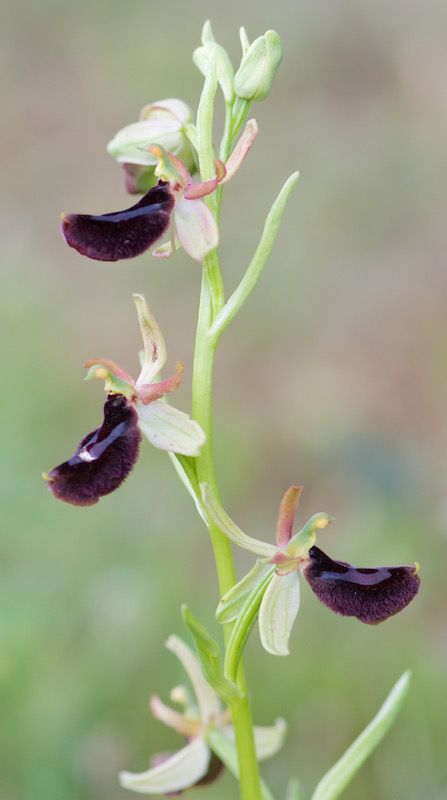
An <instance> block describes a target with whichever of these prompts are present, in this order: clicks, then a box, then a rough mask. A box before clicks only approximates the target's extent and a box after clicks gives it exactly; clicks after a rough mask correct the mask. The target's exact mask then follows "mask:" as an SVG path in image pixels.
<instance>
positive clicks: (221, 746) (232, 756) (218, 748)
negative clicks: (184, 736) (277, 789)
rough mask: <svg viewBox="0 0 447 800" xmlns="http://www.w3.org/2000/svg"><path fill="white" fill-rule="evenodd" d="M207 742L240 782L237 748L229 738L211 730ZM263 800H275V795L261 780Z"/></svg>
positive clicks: (215, 730)
mask: <svg viewBox="0 0 447 800" xmlns="http://www.w3.org/2000/svg"><path fill="white" fill-rule="evenodd" d="M205 738H206V741H207V743H208V745H209V747H210V748H211V750H212V751H213V753H215V754H216V756H217V757H218V758H220V760H221V761H222V763H223V764H224V765H225V766H226V768H227V770H228V771H229V772H231V774H232V775H234V777H235V778H236V780H239V765H238V761H237V753H236V746H235V744H234V742H232V741H231V739H229V738H228V736H225V734H224V733H223V732H222V731H221V730H219V729H218V728H210V729H209V730H208V731H207V732H206V734H205ZM261 800H273V795H272V793H271V792H270V790H269V788H268V787H267V786H266V784H265V783H264V781H262V780H261Z"/></svg>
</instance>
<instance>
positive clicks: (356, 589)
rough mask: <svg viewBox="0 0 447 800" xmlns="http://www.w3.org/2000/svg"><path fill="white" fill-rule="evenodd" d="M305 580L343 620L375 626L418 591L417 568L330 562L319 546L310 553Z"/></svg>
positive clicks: (401, 607) (400, 607)
mask: <svg viewBox="0 0 447 800" xmlns="http://www.w3.org/2000/svg"><path fill="white" fill-rule="evenodd" d="M309 559H310V560H309V563H308V564H307V565H306V567H305V568H304V577H305V578H306V579H307V580H308V582H309V584H310V586H311V588H312V590H313V591H314V592H315V594H316V595H317V597H318V599H319V600H321V602H322V603H324V605H326V606H328V608H330V609H332V611H335V613H336V614H342V615H343V616H345V617H357V619H359V620H360V621H361V622H366V623H367V624H368V625H377V624H378V623H379V622H383V621H384V620H386V619H388V617H392V616H393V614H397V612H398V611H402V609H403V608H405V606H407V605H408V603H409V602H410V601H411V600H412V599H413V597H414V596H415V595H416V594H417V592H418V589H419V583H420V580H419V577H418V575H417V567H416V566H411V567H377V568H371V569H361V568H360V569H357V568H356V567H352V566H351V565H350V564H346V563H345V562H344V561H333V560H332V558H329V556H327V555H326V553H323V551H322V550H320V549H319V548H318V547H311V549H310V550H309Z"/></svg>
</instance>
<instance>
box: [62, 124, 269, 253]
mask: <svg viewBox="0 0 447 800" xmlns="http://www.w3.org/2000/svg"><path fill="white" fill-rule="evenodd" d="M257 132H258V127H257V124H256V120H254V119H252V120H249V121H248V122H247V124H246V126H245V128H244V131H243V132H242V134H241V137H240V138H239V140H238V142H237V144H236V146H235V148H234V150H233V152H232V154H231V155H230V157H229V159H228V161H227V163H226V164H225V165H224V164H222V162H221V161H216V174H215V177H214V178H212V179H211V180H209V181H205V182H198V183H197V182H194V181H193V179H192V177H191V175H190V173H189V171H188V169H187V167H186V165H185V164H184V163H183V161H182V160H181V159H179V158H177V156H175V155H174V154H173V153H168V152H166V151H165V150H164V149H163V147H161V146H160V145H159V144H156V143H155V142H154V143H153V144H152V145H150V146H149V147H148V152H149V153H150V154H151V155H152V156H153V157H154V158H155V159H156V160H157V162H158V166H157V167H156V169H155V174H156V175H157V177H159V178H160V181H159V183H158V184H157V186H154V187H153V188H152V189H150V190H149V191H148V192H147V194H145V195H144V197H142V199H141V200H139V201H138V203H136V204H135V205H133V206H131V208H127V209H125V210H124V211H117V212H114V213H111V214H101V215H91V214H63V215H62V233H63V236H64V237H65V240H66V242H67V244H68V245H70V247H73V248H74V249H75V250H77V251H78V252H79V253H81V255H84V256H87V257H88V258H93V259H96V260H98V261H119V260H120V259H125V258H134V257H135V256H139V255H141V254H142V253H144V252H145V251H146V250H148V249H149V248H150V247H152V246H153V245H154V244H155V243H156V242H158V241H159V239H160V238H161V237H162V236H163V234H165V233H166V232H167V231H168V229H169V228H171V231H170V240H168V241H167V242H166V243H165V245H163V246H162V248H158V249H157V250H156V251H155V252H154V255H156V256H159V257H160V256H161V257H166V256H169V255H171V254H172V253H173V252H174V250H175V248H176V247H177V243H179V244H180V245H181V246H182V247H183V248H184V250H186V252H187V253H188V255H190V256H191V258H193V259H195V260H196V261H200V262H202V261H203V259H204V258H205V256H206V255H207V254H208V253H209V252H210V251H211V250H214V249H215V248H216V247H217V245H218V242H219V233H218V228H217V224H216V221H215V219H214V216H213V214H212V212H211V211H210V209H209V208H208V206H207V205H206V204H205V203H204V202H203V200H202V198H203V197H205V196H206V195H209V194H211V193H212V192H214V191H215V189H216V188H217V186H218V185H220V184H223V183H226V182H227V181H228V180H229V179H230V178H231V177H232V176H233V175H234V174H235V173H236V172H237V170H238V169H239V167H240V165H241V163H242V161H243V160H244V158H245V156H246V155H247V153H248V151H249V150H250V148H251V146H252V144H253V142H254V140H255V138H256V135H257Z"/></svg>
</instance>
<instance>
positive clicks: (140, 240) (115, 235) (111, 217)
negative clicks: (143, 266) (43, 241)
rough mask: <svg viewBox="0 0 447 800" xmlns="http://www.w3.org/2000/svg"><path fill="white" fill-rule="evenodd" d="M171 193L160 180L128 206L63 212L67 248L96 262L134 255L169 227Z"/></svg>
mask: <svg viewBox="0 0 447 800" xmlns="http://www.w3.org/2000/svg"><path fill="white" fill-rule="evenodd" d="M173 207H174V195H173V194H172V192H171V190H170V188H169V184H168V183H163V182H162V181H160V182H159V183H158V185H157V186H154V187H153V188H152V189H150V190H149V191H148V193H147V194H145V195H144V197H142V198H141V200H139V202H138V203H136V204H135V205H134V206H132V207H131V208H128V209H125V210H124V211H116V212H114V213H112V214H100V215H99V216H93V215H92V214H66V215H65V216H64V217H63V220H62V233H63V235H64V237H65V241H66V242H67V244H69V245H70V247H74V249H75V250H77V251H78V253H81V255H83V256H87V257H88V258H94V259H96V260H97V261H119V260H120V259H122V258H134V257H135V256H139V255H141V253H144V251H145V250H147V249H148V248H149V247H151V246H152V245H153V244H154V243H155V242H156V241H157V239H159V238H160V236H163V234H164V232H165V231H166V230H167V228H168V226H169V222H170V219H171V211H172V209H173Z"/></svg>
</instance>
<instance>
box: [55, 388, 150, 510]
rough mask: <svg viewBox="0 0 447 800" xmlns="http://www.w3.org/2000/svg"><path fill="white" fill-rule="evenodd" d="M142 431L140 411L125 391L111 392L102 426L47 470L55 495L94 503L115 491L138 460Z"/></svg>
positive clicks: (65, 498)
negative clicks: (67, 457) (137, 410)
mask: <svg viewBox="0 0 447 800" xmlns="http://www.w3.org/2000/svg"><path fill="white" fill-rule="evenodd" d="M140 440H141V433H140V430H139V428H138V417H137V412H136V411H135V409H134V408H133V406H132V405H130V403H129V402H128V401H127V400H126V398H125V397H123V396H122V395H112V394H111V395H109V396H108V397H107V400H106V402H105V405H104V421H103V423H102V425H101V427H100V428H98V429H97V430H95V431H92V433H89V434H88V435H87V436H85V437H84V439H83V440H82V442H81V443H80V445H79V447H78V448H77V450H76V452H75V453H74V454H73V455H72V457H71V458H70V459H69V460H68V461H64V463H63V464H59V466H58V467H55V468H54V469H52V470H51V472H50V473H49V474H48V487H49V489H50V490H51V491H52V493H53V494H54V496H55V497H57V498H59V500H65V502H67V503H73V505H75V506H91V505H94V503H97V502H98V500H99V498H100V497H103V495H105V494H109V493H110V492H113V491H114V490H115V489H117V488H118V486H119V485H120V484H121V483H122V482H123V480H124V479H125V478H126V477H127V475H128V474H129V472H130V470H131V469H132V467H133V465H134V464H135V461H136V460H137V456H138V450H139V446H140Z"/></svg>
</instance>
